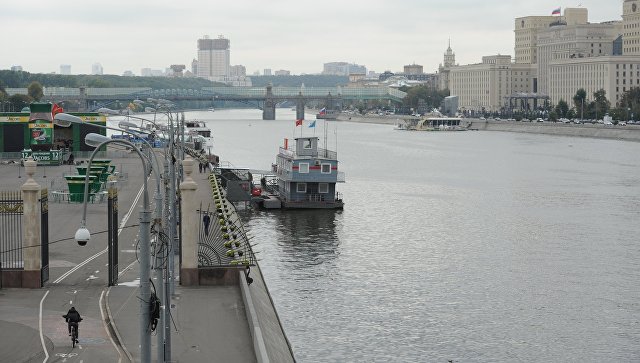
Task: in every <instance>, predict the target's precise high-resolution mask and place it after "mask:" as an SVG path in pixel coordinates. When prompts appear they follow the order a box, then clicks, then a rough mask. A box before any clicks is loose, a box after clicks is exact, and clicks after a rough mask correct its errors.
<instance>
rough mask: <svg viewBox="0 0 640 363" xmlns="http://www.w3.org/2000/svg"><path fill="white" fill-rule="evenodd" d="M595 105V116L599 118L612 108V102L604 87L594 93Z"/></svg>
mask: <svg viewBox="0 0 640 363" xmlns="http://www.w3.org/2000/svg"><path fill="white" fill-rule="evenodd" d="M593 99H594V102H593V103H594V106H595V118H596V119H598V118H599V117H600V116H603V115H604V114H606V113H608V112H609V109H610V108H611V102H609V100H607V91H605V90H604V89H600V90H598V91H596V92H594V93H593Z"/></svg>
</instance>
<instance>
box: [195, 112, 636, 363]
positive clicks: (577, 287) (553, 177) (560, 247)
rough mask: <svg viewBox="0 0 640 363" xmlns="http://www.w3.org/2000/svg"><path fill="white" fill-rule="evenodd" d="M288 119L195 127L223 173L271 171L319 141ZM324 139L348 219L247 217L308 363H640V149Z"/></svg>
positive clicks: (399, 136) (526, 140) (447, 137)
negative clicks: (287, 152) (286, 152)
mask: <svg viewBox="0 0 640 363" xmlns="http://www.w3.org/2000/svg"><path fill="white" fill-rule="evenodd" d="M277 113H278V120H276V121H263V120H261V112H260V111H256V110H233V111H229V110H220V111H216V112H199V113H190V114H188V115H187V116H188V117H190V118H196V119H200V120H206V121H207V122H208V125H209V127H210V128H211V129H212V130H213V133H214V146H213V148H212V151H213V152H215V153H217V154H219V155H220V156H221V159H222V160H225V161H229V162H231V163H233V164H234V165H235V166H239V167H250V168H255V169H268V168H269V167H270V165H271V163H272V162H274V161H275V156H276V154H277V152H278V147H279V146H281V145H282V143H283V138H285V137H288V138H292V137H293V135H294V132H295V135H296V136H298V135H300V132H301V131H302V132H303V135H305V136H307V135H312V134H313V133H314V129H312V128H308V127H306V125H305V126H304V127H297V128H295V126H294V119H295V113H294V112H293V111H291V110H288V109H287V110H281V109H278V110H277ZM308 116H309V119H311V115H308ZM305 122H307V123H308V121H305ZM336 127H337V132H336ZM315 132H316V135H317V136H319V137H320V139H321V142H323V141H324V126H323V123H320V122H319V123H318V124H317V127H316V129H315ZM326 134H327V135H328V137H327V141H328V146H329V148H330V149H335V147H336V145H337V151H338V158H339V160H340V166H339V168H340V170H341V171H344V172H345V173H346V180H347V182H346V183H345V184H340V185H339V186H338V189H339V191H340V192H341V193H343V195H344V200H345V208H344V210H343V211H268V212H266V211H251V212H246V215H245V216H246V218H247V226H248V228H249V229H250V230H251V234H252V235H254V236H255V240H254V241H256V242H257V244H258V245H257V246H256V251H258V253H259V254H258V257H259V258H260V267H261V269H262V271H263V274H264V275H265V278H266V281H267V283H268V286H269V289H270V291H271V294H272V296H273V300H274V302H275V304H276V308H277V310H278V313H279V315H280V317H281V319H282V323H283V326H284V328H285V331H286V333H287V335H288V337H289V340H290V341H291V343H292V346H293V349H294V353H295V355H296V358H297V360H298V361H299V362H303V363H304V362H447V361H448V360H453V361H454V362H518V361H522V362H560V361H569V362H640V239H639V238H638V237H639V235H640V143H629V142H620V141H612V140H598V139H587V138H570V137H551V136H544V135H528V134H516V133H499V132H457V133H456V132H451V133H446V132H442V133H439V132H435V133H419V132H414V133H412V132H404V131H396V130H394V129H393V126H389V125H375V124H358V123H349V122H340V123H336V122H333V123H330V125H329V127H328V131H327V133H326ZM336 139H337V141H336Z"/></svg>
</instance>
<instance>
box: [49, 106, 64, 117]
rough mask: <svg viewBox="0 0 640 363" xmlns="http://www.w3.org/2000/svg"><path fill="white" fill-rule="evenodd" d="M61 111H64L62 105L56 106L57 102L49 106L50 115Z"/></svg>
mask: <svg viewBox="0 0 640 363" xmlns="http://www.w3.org/2000/svg"><path fill="white" fill-rule="evenodd" d="M62 112H64V110H63V109H62V107H60V106H58V104H57V103H54V104H53V107H52V108H51V116H53V117H55V116H56V114H57V113H62Z"/></svg>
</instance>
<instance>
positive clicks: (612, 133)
mask: <svg viewBox="0 0 640 363" xmlns="http://www.w3.org/2000/svg"><path fill="white" fill-rule="evenodd" d="M405 119H415V117H412V116H400V115H389V116H375V115H371V116H355V115H340V116H339V117H338V120H339V121H350V122H362V123H375V124H386V125H398V124H402V123H404V120H405ZM465 120H466V121H468V122H470V123H471V127H470V128H471V129H474V130H482V131H502V132H519V133H528V134H545V135H555V136H572V137H593V138H598V139H612V140H625V141H634V142H640V125H628V126H605V125H602V124H595V125H593V124H579V125H576V124H564V123H554V122H514V121H493V120H479V119H465Z"/></svg>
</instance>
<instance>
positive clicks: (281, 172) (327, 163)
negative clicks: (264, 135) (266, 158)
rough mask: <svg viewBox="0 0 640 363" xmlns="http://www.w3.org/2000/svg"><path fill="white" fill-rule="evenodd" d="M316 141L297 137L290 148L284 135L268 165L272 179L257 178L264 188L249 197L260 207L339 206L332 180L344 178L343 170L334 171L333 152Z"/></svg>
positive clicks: (319, 207) (323, 207) (311, 207)
mask: <svg viewBox="0 0 640 363" xmlns="http://www.w3.org/2000/svg"><path fill="white" fill-rule="evenodd" d="M318 141H319V139H318V138H317V137H299V138H296V139H295V143H294V145H293V147H291V148H290V147H289V145H288V140H287V139H285V144H284V147H280V150H279V152H278V156H277V158H276V163H275V164H273V165H272V170H271V172H272V173H273V176H274V178H275V181H274V183H267V182H266V180H264V179H263V180H261V184H262V187H263V188H265V190H264V191H263V192H262V193H259V194H257V195H254V197H255V198H254V199H253V200H254V201H255V202H257V203H258V204H259V205H260V206H262V207H264V208H308V209H342V208H343V206H344V202H343V200H342V196H341V195H340V193H338V192H337V191H336V183H341V182H344V173H341V172H338V159H337V153H336V152H335V151H332V150H327V149H322V148H319V147H318ZM267 184H270V186H271V187H270V188H267ZM274 198H277V199H278V200H279V201H280V203H275V202H274Z"/></svg>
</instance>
